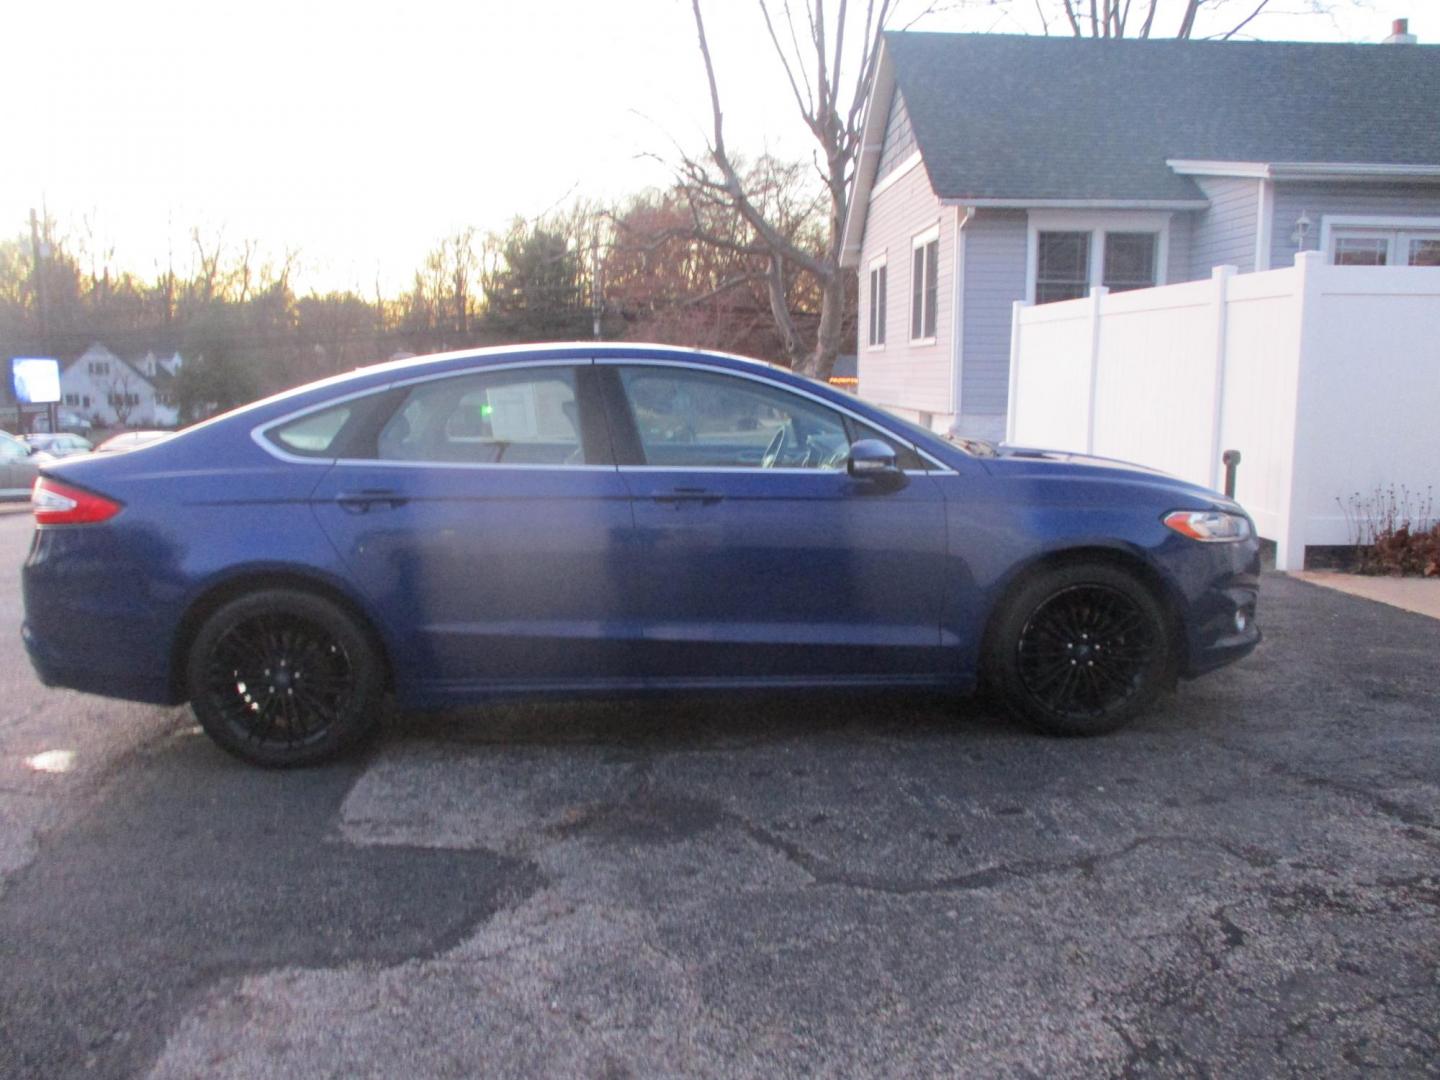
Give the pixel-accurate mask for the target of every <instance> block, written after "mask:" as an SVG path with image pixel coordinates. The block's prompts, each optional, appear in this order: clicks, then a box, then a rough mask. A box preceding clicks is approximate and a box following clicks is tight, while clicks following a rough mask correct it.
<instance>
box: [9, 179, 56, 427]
mask: <svg viewBox="0 0 1440 1080" xmlns="http://www.w3.org/2000/svg"><path fill="white" fill-rule="evenodd" d="M30 254H31V259H32V262H31V265H32V267H33V270H34V274H35V308H36V311H37V312H38V313H39V315H40V355H41V356H49V355H50V315H49V307H48V305H47V304H46V302H45V264H44V263H43V262H42V256H43V254H44V252H43V249H42V248H41V246H40V222H39V220H38V219H37V218H36V217H35V209H34V207H31V209H30ZM47 412H48V414H49V416H50V430H51V431H54V430H55V426H56V425H55V421H56V416H55V406H54V404H53V403H52V404H51V405H49V406H48V407H47ZM15 416H16V418H17V419H19V420H20V424H19V427H20V430H21V431H28V430H29V425H28V424H27V423H26V422H25V406H24V405H22V404H20V402H19V401H18V400H17V401H16V402H15Z"/></svg>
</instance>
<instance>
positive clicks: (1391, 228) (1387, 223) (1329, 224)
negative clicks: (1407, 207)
mask: <svg viewBox="0 0 1440 1080" xmlns="http://www.w3.org/2000/svg"><path fill="white" fill-rule="evenodd" d="M1336 229H1375V230H1377V231H1383V232H1405V231H1406V230H1409V229H1416V230H1420V231H1432V232H1433V231H1434V230H1437V229H1440V217H1405V216H1401V215H1395V214H1390V215H1385V214H1322V215H1321V217H1320V252H1321V254H1323V255H1324V256H1325V261H1326V262H1327V263H1328V262H1330V261H1331V260H1332V259H1333V258H1334V256H1333V255H1332V254H1331V251H1330V249H1331V247H1332V246H1333V242H1334V239H1335V238H1334V236H1333V233H1334V231H1335V230H1336ZM1407 269H1408V267H1407Z"/></svg>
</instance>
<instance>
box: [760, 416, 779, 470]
mask: <svg viewBox="0 0 1440 1080" xmlns="http://www.w3.org/2000/svg"><path fill="white" fill-rule="evenodd" d="M784 446H785V425H784V424H781V425H780V426H779V427H778V428H776V429H775V434H774V436H773V437H772V438H771V439H770V445H769V446H767V447H765V453H763V454H762V455H760V467H761V468H762V469H773V468H774V467H775V462H776V460H777V459H778V458H779V457H780V451H781V450H782V449H783V448H784Z"/></svg>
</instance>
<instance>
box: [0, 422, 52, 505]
mask: <svg viewBox="0 0 1440 1080" xmlns="http://www.w3.org/2000/svg"><path fill="white" fill-rule="evenodd" d="M49 460H51V458H50V455H49V454H46V453H44V452H43V451H40V450H37V449H36V448H35V447H33V446H30V445H28V444H27V443H25V442H23V441H22V440H20V439H17V438H16V437H15V436H14V435H10V434H8V433H6V432H4V431H0V501H4V502H15V501H17V500H18V501H21V502H23V501H24V500H26V499H28V498H30V489H31V488H32V487H34V486H35V477H36V476H38V475H39V473H40V466H41V464H43V463H44V462H46V461H49Z"/></svg>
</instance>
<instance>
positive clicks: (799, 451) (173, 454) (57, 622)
mask: <svg viewBox="0 0 1440 1080" xmlns="http://www.w3.org/2000/svg"><path fill="white" fill-rule="evenodd" d="M34 508H35V520H36V525H37V529H36V536H35V542H34V546H33V548H32V552H31V555H30V558H29V559H28V560H27V561H26V564H25V568H24V572H23V585H24V598H25V623H24V629H23V636H24V640H25V643H26V645H27V647H28V649H29V652H30V656H31V659H32V661H33V663H34V665H35V668H36V670H37V672H38V673H39V675H40V677H41V679H42V680H44V681H45V682H46V683H48V684H50V685H57V686H68V687H73V688H75V689H79V690H87V691H90V692H93V693H97V694H106V695H111V696H115V697H125V698H133V699H137V700H141V701H153V702H164V703H174V702H180V701H185V700H188V701H190V702H191V704H192V707H193V708H194V711H195V713H196V715H197V717H198V718H199V721H200V723H201V724H202V726H203V727H204V729H205V731H206V732H208V733H209V735H210V736H211V737H212V738H213V739H214V740H215V741H216V742H217V743H219V744H220V745H221V746H222V747H224V748H225V749H226V750H228V751H230V752H231V753H233V754H235V755H237V756H239V757H241V758H244V759H246V760H248V761H251V762H255V763H258V764H262V765H300V764H306V763H311V762H316V761H320V760H323V759H325V758H328V757H330V756H332V755H334V754H336V753H337V752H340V751H342V750H345V749H347V748H349V747H351V746H354V745H355V744H357V743H358V742H360V741H361V740H362V739H363V738H364V737H365V736H366V735H367V734H368V733H369V732H370V731H371V730H372V729H373V727H374V724H375V720H376V716H377V713H378V711H379V709H380V706H381V702H382V697H383V696H384V695H386V694H393V695H394V697H395V699H396V700H397V702H398V704H399V705H400V707H401V708H414V709H432V708H449V707H456V706H463V705H467V704H472V703H477V702H483V701H489V700H493V699H495V698H498V697H503V696H509V695H534V694H566V695H575V694H606V695H627V694H634V693H638V692H644V691H656V690H659V691H670V692H675V691H694V690H702V689H703V690H721V691H724V690H738V689H767V688H783V689H791V690H793V689H798V688H820V687H828V688H834V687H851V688H875V687H932V688H944V689H949V690H954V691H957V692H965V691H969V690H972V689H973V688H975V687H976V685H977V683H979V682H981V681H982V680H983V681H984V682H985V683H986V684H988V685H989V686H991V687H993V688H994V690H995V691H996V692H997V694H998V697H999V698H1000V700H1001V701H1002V702H1003V703H1004V704H1005V705H1006V707H1007V708H1008V709H1009V711H1010V712H1011V713H1013V714H1014V715H1015V716H1016V717H1018V718H1020V719H1023V720H1025V721H1027V722H1029V723H1030V724H1032V725H1034V726H1035V727H1037V728H1039V729H1040V730H1042V731H1044V732H1048V733H1052V734H1059V735H1084V734H1098V733H1101V732H1107V731H1111V730H1113V729H1115V728H1117V727H1119V726H1121V725H1122V724H1124V723H1125V722H1126V721H1128V720H1130V719H1131V718H1132V717H1133V716H1135V715H1136V714H1137V713H1139V712H1140V711H1142V710H1143V709H1145V708H1146V707H1147V706H1149V705H1150V704H1151V703H1152V702H1153V701H1154V700H1155V699H1156V697H1157V695H1158V694H1160V693H1161V692H1162V691H1163V690H1165V689H1167V688H1168V687H1170V686H1171V685H1173V683H1174V682H1175V681H1176V679H1177V678H1178V677H1190V676H1195V675H1199V674H1201V673H1203V672H1206V671H1209V670H1211V669H1213V668H1216V667H1218V666H1220V665H1222V664H1225V663H1227V662H1229V661H1232V660H1235V659H1237V658H1239V657H1241V656H1244V655H1245V654H1246V653H1248V652H1249V651H1250V650H1251V649H1253V648H1254V646H1255V644H1256V642H1257V641H1258V640H1259V638H1260V634H1259V630H1258V628H1257V626H1256V623H1255V607H1256V600H1257V595H1258V588H1259V569H1260V566H1259V544H1258V540H1257V538H1256V536H1255V531H1254V527H1253V525H1252V524H1251V521H1250V519H1249V518H1248V517H1247V515H1246V514H1245V512H1244V511H1243V510H1242V509H1241V508H1240V507H1239V506H1238V505H1237V504H1236V503H1235V502H1233V501H1232V500H1229V499H1227V498H1225V497H1224V496H1222V495H1220V494H1218V493H1216V492H1213V491H1208V490H1206V489H1204V488H1200V487H1196V486H1195V485H1192V484H1188V483H1185V482H1182V481H1180V480H1176V479H1174V478H1171V477H1168V476H1165V475H1162V474H1159V473H1156V472H1152V471H1149V470H1146V469H1143V468H1140V467H1138V466H1130V465H1125V464H1123V463H1119V462H1114V461H1108V460H1102V459H1096V458H1086V457H1081V456H1077V455H1073V454H1065V453H1047V452H1044V451H1034V450H1018V449H1011V448H1003V447H1001V448H997V447H994V446H992V445H991V444H989V443H984V442H977V441H968V440H959V441H951V440H947V439H945V438H942V437H939V436H937V435H935V434H933V433H931V432H929V431H927V430H925V429H923V428H919V427H914V426H912V425H910V424H908V423H906V422H905V421H903V420H900V419H898V418H896V417H894V416H892V415H890V414H888V413H886V412H884V411H883V410H881V409H878V408H876V407H874V406H872V405H869V404H867V403H865V402H863V401H860V400H858V399H856V398H855V397H853V396H851V395H849V394H847V393H845V392H844V391H842V390H836V389H834V388H831V387H828V386H825V385H823V384H820V383H817V382H812V381H811V380H808V379H804V378H800V377H798V376H796V375H794V374H792V373H790V372H788V371H785V370H782V369H778V368H774V367H770V366H768V365H765V364H761V363H758V362H755V361H751V360H744V359H740V358H737V357H727V356H719V355H714V354H708V353H700V352H692V351H688V350H681V349H674V348H669V347H663V346H643V345H633V344H625V345H621V344H616V345H599V344H595V345H564V346H527V347H516V348H508V349H498V350H486V351H480V352H467V353H452V354H447V355H442V356H435V357H423V358H420V359H414V360H406V361H400V362H394V363H389V364H382V365H378V366H375V367H371V368H362V369H360V370H359V371H356V372H353V373H350V374H348V375H344V376H339V377H336V378H333V379H328V380H325V381H323V382H318V383H314V384H311V385H309V386H304V387H301V388H299V389H297V390H293V391H290V392H288V393H285V394H282V395H279V396H278V397H273V398H270V399H268V400H265V401H262V402H259V403H257V404H254V405H250V406H247V407H245V408H243V409H239V410H237V411H235V412H232V413H230V414H228V415H226V416H223V417H219V418H217V419H214V420H211V421H209V422H207V423H204V424H199V425H196V426H195V427H192V428H189V429H187V430H185V431H182V432H179V433H178V434H176V435H174V436H173V437H171V438H169V439H166V440H164V441H162V442H157V443H154V444H152V445H150V446H147V447H145V448H143V449H142V450H139V451H137V452H135V453H133V454H111V455H106V454H91V455H87V456H86V457H82V458H72V459H66V460H62V461H56V462H52V463H49V464H47V465H45V466H43V467H42V469H41V479H40V481H39V483H38V484H37V485H36V489H35V498H34Z"/></svg>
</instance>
